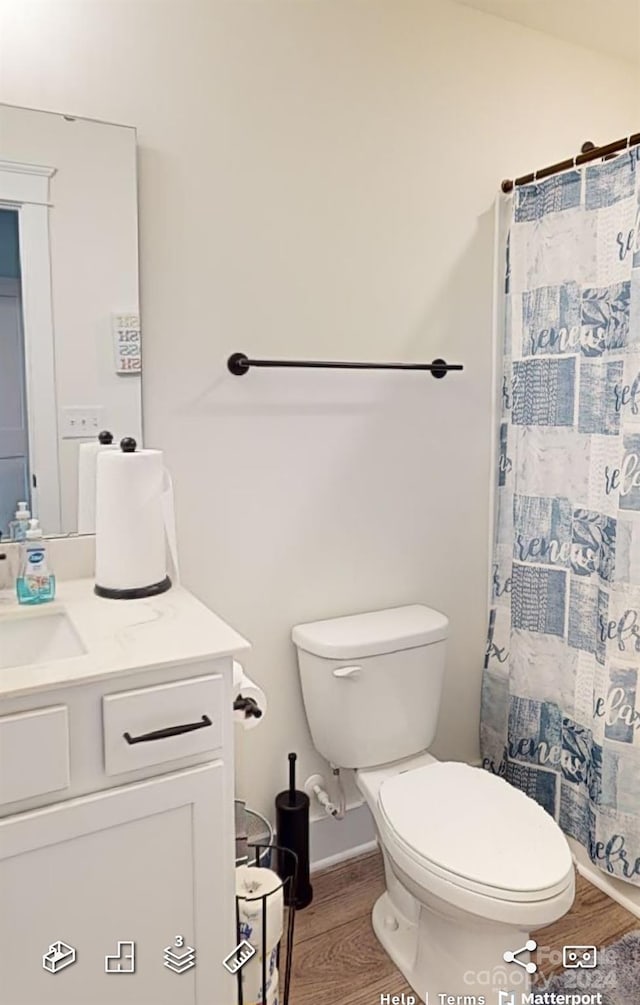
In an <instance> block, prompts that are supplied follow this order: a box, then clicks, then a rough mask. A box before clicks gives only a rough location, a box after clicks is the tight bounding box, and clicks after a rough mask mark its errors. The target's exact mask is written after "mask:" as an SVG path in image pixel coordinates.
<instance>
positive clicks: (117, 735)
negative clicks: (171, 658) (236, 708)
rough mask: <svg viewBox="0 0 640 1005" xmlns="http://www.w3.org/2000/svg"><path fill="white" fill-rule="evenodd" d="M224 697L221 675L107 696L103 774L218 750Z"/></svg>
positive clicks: (115, 773)
mask: <svg viewBox="0 0 640 1005" xmlns="http://www.w3.org/2000/svg"><path fill="white" fill-rule="evenodd" d="M223 702H224V683H223V679H222V676H221V675H220V674H212V675H210V676H208V677H191V678H189V679H188V680H181V681H175V682H172V683H171V684H161V685H159V686H158V687H145V688H141V689H140V690H139V691H122V692H120V693H119V694H110V695H107V696H106V697H104V698H103V699H102V719H103V726H104V764H105V771H106V773H107V775H119V774H121V773H122V772H125V771H136V770H138V769H140V768H146V767H151V766H152V765H154V764H163V763H164V762H165V761H176V760H178V759H179V758H181V757H189V756H191V755H193V754H203V753H206V752H208V751H211V752H213V751H215V750H218V749H219V748H220V747H221V746H222V715H223V711H224V707H223ZM229 714H231V713H229Z"/></svg>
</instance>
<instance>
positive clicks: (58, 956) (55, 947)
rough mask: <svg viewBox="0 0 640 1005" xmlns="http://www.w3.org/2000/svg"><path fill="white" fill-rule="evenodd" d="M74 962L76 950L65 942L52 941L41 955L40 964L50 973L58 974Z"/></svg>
mask: <svg viewBox="0 0 640 1005" xmlns="http://www.w3.org/2000/svg"><path fill="white" fill-rule="evenodd" d="M75 962H76V951H75V949H74V948H73V946H68V945H67V943H66V942H52V943H51V945H50V946H49V948H48V950H47V952H46V953H45V954H44V956H43V957H42V966H43V967H44V969H45V970H47V971H48V973H50V974H58V973H60V971H61V970H64V968H65V967H70V966H71V964H72V963H75Z"/></svg>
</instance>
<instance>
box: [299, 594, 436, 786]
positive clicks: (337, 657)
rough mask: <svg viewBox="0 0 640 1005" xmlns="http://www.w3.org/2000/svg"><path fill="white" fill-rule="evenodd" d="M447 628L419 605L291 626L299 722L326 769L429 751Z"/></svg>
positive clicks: (367, 764)
mask: <svg viewBox="0 0 640 1005" xmlns="http://www.w3.org/2000/svg"><path fill="white" fill-rule="evenodd" d="M448 627H449V622H448V620H447V618H446V617H445V616H444V614H440V612H439V611H434V610H432V608H430V607H424V606H423V605H422V604H411V605H409V606H407V607H393V608H389V609H387V610H384V611H371V612H369V613H368V614H354V615H351V616H349V617H344V618H331V619H329V620H327V621H313V622H310V623H308V624H305V625H296V627H295V628H294V629H293V631H292V633H291V637H292V639H293V641H294V643H295V644H296V646H297V648H298V665H299V667H300V678H301V681H302V695H303V698H304V706H305V710H306V713H307V720H308V722H309V728H310V730H311V735H312V737H313V742H314V746H315V748H316V750H318V751H319V752H320V753H321V754H322V755H323V757H325V758H326V759H327V761H329V762H330V763H331V764H334V765H336V767H340V768H368V767H372V766H373V765H377V764H388V763H389V762H391V761H397V760H400V759H401V758H403V757H410V756H412V755H413V754H417V753H419V752H420V751H422V750H426V749H427V748H428V747H429V746H430V745H431V743H432V742H433V738H434V736H435V732H436V725H437V721H438V712H439V709H440V695H441V693H442V681H443V677H444V659H445V648H446V640H447V635H448Z"/></svg>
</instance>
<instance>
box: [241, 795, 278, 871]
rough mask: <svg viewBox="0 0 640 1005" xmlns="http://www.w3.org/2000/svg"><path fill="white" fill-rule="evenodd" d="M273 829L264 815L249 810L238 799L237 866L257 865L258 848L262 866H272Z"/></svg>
mask: <svg viewBox="0 0 640 1005" xmlns="http://www.w3.org/2000/svg"><path fill="white" fill-rule="evenodd" d="M273 837H274V835H273V827H272V826H271V824H270V823H269V821H268V820H267V818H266V817H263V815H262V813H258V812H257V811H256V810H250V809H247V807H246V805H245V803H244V801H243V800H242V799H236V865H257V864H258V863H257V862H256V851H255V849H256V847H259V848H260V849H261V850H260V863H259V864H260V865H262V866H266V867H267V868H269V867H270V865H271V845H272V844H273Z"/></svg>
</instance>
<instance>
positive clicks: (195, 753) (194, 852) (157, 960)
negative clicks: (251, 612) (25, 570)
mask: <svg viewBox="0 0 640 1005" xmlns="http://www.w3.org/2000/svg"><path fill="white" fill-rule="evenodd" d="M212 617H213V616H212ZM228 631H229V633H230V634H231V636H232V637H233V639H235V640H236V642H237V644H236V645H233V644H232V645H230V646H229V648H233V650H234V651H237V650H238V649H241V648H246V645H247V644H246V643H245V642H244V640H242V639H240V637H239V636H236V635H235V633H233V632H232V630H231V629H228ZM1 633H2V622H1V620H0V644H1ZM229 641H231V640H227V642H229ZM25 672H26V673H28V670H26V671H25ZM1 673H2V671H0V676H1ZM231 678H232V659H231V653H230V652H229V651H228V650H227V652H226V653H224V654H219V653H215V652H214V653H212V656H211V657H210V658H208V659H202V658H201V659H198V660H197V661H195V662H194V661H188V662H185V663H183V664H181V663H179V662H178V663H175V662H174V663H172V664H171V665H168V666H167V665H165V666H156V667H154V668H153V669H147V670H135V669H131V671H130V672H127V673H117V674H115V675H104V674H103V673H100V674H99V675H98V676H97V679H92V678H91V677H90V676H89V677H87V678H85V679H83V680H81V681H77V682H76V681H73V680H72V681H71V682H70V683H68V684H62V683H60V686H57V687H52V688H37V689H35V690H33V691H30V692H29V693H24V694H22V695H20V694H14V695H12V696H7V695H6V694H5V695H2V693H1V691H0V1001H1V1002H2V1003H6V1005H235V1003H236V989H237V983H236V978H235V977H233V976H231V975H230V974H229V973H228V972H227V971H226V969H225V968H224V967H223V966H222V960H223V959H224V957H225V956H227V955H228V954H229V953H230V952H231V950H232V949H233V948H234V946H235V944H236V938H235V898H234V893H235V890H234V865H235V845H234V806H233V797H234V792H233V713H232V700H233V694H232V686H231ZM56 943H64V944H65V945H66V946H67V947H69V950H67V949H65V948H64V946H61V947H59V948H60V950H61V953H62V954H63V955H62V956H61V957H60V960H58V962H57V964H56V962H55V961H54V963H53V964H52V963H51V960H52V958H53V956H52V953H50V952H49V950H50V947H55V944H56ZM132 944H133V945H132ZM190 949H193V950H194V953H195V955H192V954H190V952H189V951H190ZM166 950H170V952H171V954H172V955H171V956H170V957H167V956H165V951H166ZM53 952H54V953H55V948H54V950H53ZM74 953H75V960H74V961H73V962H71V963H67V965H60V962H62V963H66V961H67V960H70V959H71V958H72V956H73V954H74ZM45 957H48V962H47V963H46V965H45V960H44V958H45ZM167 962H169V963H170V964H171V966H167V965H166V963H167ZM193 964H195V965H193ZM52 966H53V967H57V969H56V972H51V968H52Z"/></svg>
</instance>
